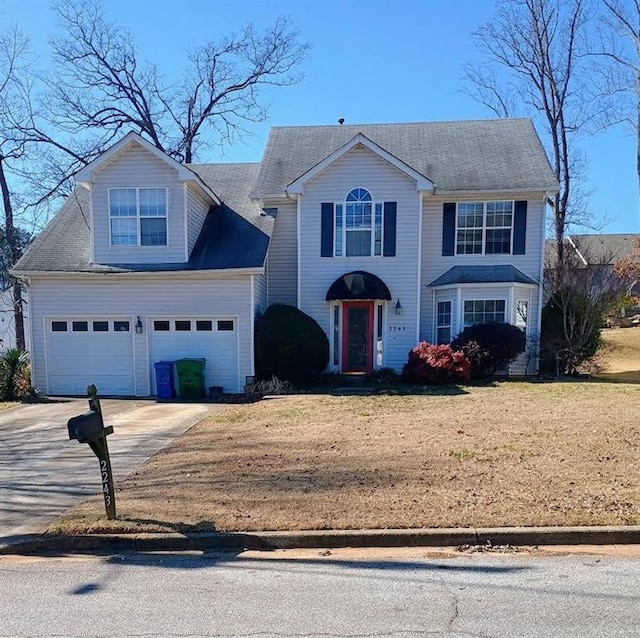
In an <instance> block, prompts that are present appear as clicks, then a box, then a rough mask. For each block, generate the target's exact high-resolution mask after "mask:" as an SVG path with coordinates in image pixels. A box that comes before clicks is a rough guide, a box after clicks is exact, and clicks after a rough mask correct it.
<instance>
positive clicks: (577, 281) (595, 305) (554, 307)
mask: <svg viewBox="0 0 640 638" xmlns="http://www.w3.org/2000/svg"><path fill="white" fill-rule="evenodd" d="M615 260H616V255H615V252H613V251H611V250H608V249H600V250H598V251H595V250H593V249H592V248H590V247H589V246H588V245H584V244H581V242H580V240H579V239H577V238H570V239H568V240H567V242H566V245H565V253H564V259H563V261H562V262H557V261H556V255H551V256H550V257H549V260H548V262H547V263H546V264H545V271H544V272H545V278H544V282H543V285H544V287H545V293H546V295H547V297H548V302H547V304H546V306H545V308H544V310H543V312H542V332H541V343H540V347H541V356H542V359H543V368H547V369H548V368H549V367H550V366H552V365H553V366H554V367H555V370H556V375H557V374H570V375H573V374H576V373H577V372H578V369H579V368H580V367H581V366H583V365H585V364H588V363H589V362H590V360H591V359H592V358H593V356H594V355H595V354H596V351H597V349H598V347H599V346H600V329H601V327H602V325H603V322H604V320H605V318H606V317H607V315H609V314H610V313H612V312H613V311H614V310H615V309H616V307H618V306H619V304H620V301H621V300H622V299H623V298H624V297H625V296H626V295H627V292H628V284H627V282H626V281H625V278H623V277H621V276H619V274H618V271H617V269H616V268H615V266H614V264H615V263H616V261H615Z"/></svg>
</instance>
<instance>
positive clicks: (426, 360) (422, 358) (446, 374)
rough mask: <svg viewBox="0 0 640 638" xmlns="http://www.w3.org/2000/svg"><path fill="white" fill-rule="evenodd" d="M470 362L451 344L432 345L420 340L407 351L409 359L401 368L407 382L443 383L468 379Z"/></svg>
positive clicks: (460, 381)
mask: <svg viewBox="0 0 640 638" xmlns="http://www.w3.org/2000/svg"><path fill="white" fill-rule="evenodd" d="M470 368H471V364H470V363H469V360H468V359H467V358H466V357H465V355H464V354H463V353H462V352H455V351H454V350H453V349H452V348H451V346H447V345H439V346H436V345H432V344H430V343H427V342H426V341H421V342H420V343H419V344H418V345H417V346H416V347H415V348H413V350H410V351H409V359H408V361H407V363H406V364H405V366H404V368H403V369H402V378H403V380H404V381H406V382H407V383H416V384H419V385H445V384H449V383H464V382H465V381H469V372H470Z"/></svg>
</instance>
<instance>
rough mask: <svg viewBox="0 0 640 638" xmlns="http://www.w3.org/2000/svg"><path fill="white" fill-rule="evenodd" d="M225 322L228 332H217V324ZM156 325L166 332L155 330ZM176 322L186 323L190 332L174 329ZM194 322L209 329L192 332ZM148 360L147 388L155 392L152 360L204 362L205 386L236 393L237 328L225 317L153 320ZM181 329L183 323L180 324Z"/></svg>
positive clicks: (237, 384)
mask: <svg viewBox="0 0 640 638" xmlns="http://www.w3.org/2000/svg"><path fill="white" fill-rule="evenodd" d="M220 321H222V322H225V321H226V322H227V324H226V326H227V327H229V326H232V327H233V329H232V330H220V329H219V325H218V322H220ZM156 322H159V325H162V326H163V327H165V328H166V327H167V325H168V326H169V329H168V330H166V329H163V330H156V329H155V325H156ZM176 322H177V323H178V324H179V325H180V324H181V322H188V325H189V326H190V328H191V329H190V330H176ZM197 323H200V325H201V326H202V325H205V326H207V327H211V330H208V329H207V330H196V325H197ZM150 326H151V330H150V345H149V355H150V356H149V360H150V367H151V371H150V372H151V388H152V392H153V393H154V394H155V392H156V380H155V369H154V366H153V364H154V363H155V362H156V361H177V360H178V359H185V358H187V359H201V358H203V359H205V387H206V388H208V387H211V386H212V385H221V386H223V387H224V388H225V390H227V391H230V392H236V391H238V390H239V389H240V388H239V383H238V325H237V320H236V319H232V318H228V317H191V318H188V317H181V318H170V319H167V318H161V317H159V318H154V319H153V320H152V321H151V322H150ZM182 326H183V327H184V326H185V324H184V323H182Z"/></svg>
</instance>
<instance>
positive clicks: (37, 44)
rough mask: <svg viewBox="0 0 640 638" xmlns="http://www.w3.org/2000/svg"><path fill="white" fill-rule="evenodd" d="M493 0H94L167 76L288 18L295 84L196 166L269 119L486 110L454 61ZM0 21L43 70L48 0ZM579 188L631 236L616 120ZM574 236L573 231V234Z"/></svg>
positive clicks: (631, 182)
mask: <svg viewBox="0 0 640 638" xmlns="http://www.w3.org/2000/svg"><path fill="white" fill-rule="evenodd" d="M493 4H494V3H493V1H492V0H456V1H455V2H452V1H450V0H395V1H387V0H351V1H348V0H343V1H342V2H336V1H333V0H324V1H322V2H316V1H314V0H297V1H292V2H289V1H282V0H280V1H259V0H252V1H242V0H235V1H231V2H230V1H228V0H224V1H220V0H181V1H180V2H176V1H173V0H105V3H104V6H105V9H106V12H107V14H108V16H109V17H110V18H111V19H113V20H115V21H117V22H118V23H119V24H121V25H123V26H125V27H127V28H129V29H130V30H131V31H132V33H133V34H134V35H135V37H136V41H137V43H138V46H139V48H140V52H141V56H142V57H143V58H146V59H148V60H149V61H153V62H156V63H158V64H159V65H160V66H161V68H162V70H163V72H164V73H165V74H166V75H167V76H169V77H171V76H174V77H175V76H176V75H177V74H179V72H180V70H181V69H183V68H184V60H185V57H184V50H185V48H186V47H187V46H188V45H189V44H190V43H201V42H204V41H206V40H208V39H214V40H215V39H216V38H217V37H218V36H219V34H223V33H226V32H229V31H232V30H236V29H239V28H240V27H241V26H242V25H244V24H245V23H246V22H249V21H251V22H253V23H254V24H255V26H256V27H257V28H263V27H266V26H267V25H268V24H270V23H271V22H273V20H274V19H275V18H276V17H278V16H281V15H286V16H289V17H290V18H291V19H292V21H293V22H294V24H295V25H296V27H297V28H298V29H299V30H300V32H301V37H302V38H303V39H304V40H306V41H308V42H309V43H310V44H311V45H312V49H311V52H310V56H309V59H308V60H307V61H306V63H305V65H304V69H303V70H304V73H305V78H304V80H303V81H302V82H301V83H300V84H299V85H297V86H294V87H289V88H282V89H274V90H272V91H270V93H269V95H268V99H269V101H270V103H271V110H270V118H269V120H268V121H267V122H265V123H264V124H256V125H252V127H251V130H252V133H253V135H252V136H251V137H249V138H247V139H245V140H244V141H242V142H239V143H236V144H235V145H234V146H233V147H230V148H227V149H226V150H225V154H224V156H220V155H211V156H208V157H202V158H199V160H200V161H211V162H215V161H230V162H231V161H236V162H242V161H259V160H260V158H261V155H262V150H263V148H264V144H265V142H266V139H267V135H268V132H269V127H270V126H275V125H279V126H282V125H293V124H295V125H303V124H333V123H336V122H337V120H338V118H339V117H344V118H345V119H346V121H347V122H348V123H351V124H356V123H377V122H416V121H435V120H457V119H480V118H485V117H490V116H491V114H490V113H489V112H488V111H487V110H486V109H485V107H483V106H482V105H480V104H478V103H476V102H475V101H474V100H473V99H472V98H471V97H469V96H468V95H466V94H464V93H463V92H462V91H461V88H462V86H463V83H462V75H463V65H464V64H465V63H466V62H469V61H471V60H473V59H474V57H475V56H477V53H476V51H475V49H474V46H473V42H472V39H471V33H472V32H473V31H474V30H475V29H476V28H478V27H479V26H481V25H482V24H484V23H485V22H487V21H488V20H489V19H490V18H491V16H492V12H493ZM0 7H3V8H4V15H3V16H1V17H0V19H1V20H2V21H3V22H8V23H18V24H20V25H21V26H22V28H23V30H24V31H25V32H26V33H27V34H28V35H29V36H30V38H31V40H32V48H33V50H34V51H35V52H36V53H38V54H39V56H40V58H41V63H42V64H43V65H46V61H47V60H46V56H47V41H48V38H49V37H50V36H51V35H52V34H53V33H54V30H55V19H54V16H53V14H52V12H51V11H50V2H49V1H48V0H46V1H40V0H0ZM581 146H582V148H583V150H584V152H585V154H586V156H587V159H588V161H589V169H588V181H587V184H586V188H587V189H588V190H589V191H591V193H592V195H591V198H590V202H591V212H592V215H593V218H594V220H602V219H608V220H610V222H609V223H608V224H607V225H606V226H605V227H604V229H603V230H604V232H619V233H622V232H636V233H637V232H640V218H639V215H638V196H637V186H636V184H637V182H636V175H635V140H634V137H633V135H632V134H631V133H630V132H629V131H627V130H625V129H623V128H622V127H618V128H614V129H610V130H608V131H606V132H604V133H601V134H599V135H597V136H593V137H589V138H586V139H584V140H583V141H582V142H581ZM583 232H584V231H583Z"/></svg>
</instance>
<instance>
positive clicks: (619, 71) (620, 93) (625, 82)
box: [591, 0, 640, 191]
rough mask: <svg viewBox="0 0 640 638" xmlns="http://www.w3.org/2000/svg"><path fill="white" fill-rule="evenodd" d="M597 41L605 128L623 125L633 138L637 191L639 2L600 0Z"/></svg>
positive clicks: (639, 166) (639, 171) (639, 170)
mask: <svg viewBox="0 0 640 638" xmlns="http://www.w3.org/2000/svg"><path fill="white" fill-rule="evenodd" d="M600 17H601V27H602V28H600V29H599V31H598V36H599V39H598V41H597V43H594V45H593V46H592V48H591V53H592V54H593V55H595V56H596V57H597V58H599V59H600V60H601V64H597V65H596V78H597V80H599V81H597V82H596V84H597V89H598V90H599V91H600V92H601V93H602V94H603V95H604V96H605V97H606V98H607V99H608V100H609V109H608V111H607V113H606V115H605V117H604V118H603V120H604V124H605V125H609V126H610V125H612V124H617V123H624V124H626V125H627V126H628V127H629V128H630V129H631V130H632V131H633V132H634V134H635V136H636V158H637V159H636V172H637V176H638V189H639V191H640V0H603V1H602V13H601V16H600Z"/></svg>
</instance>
